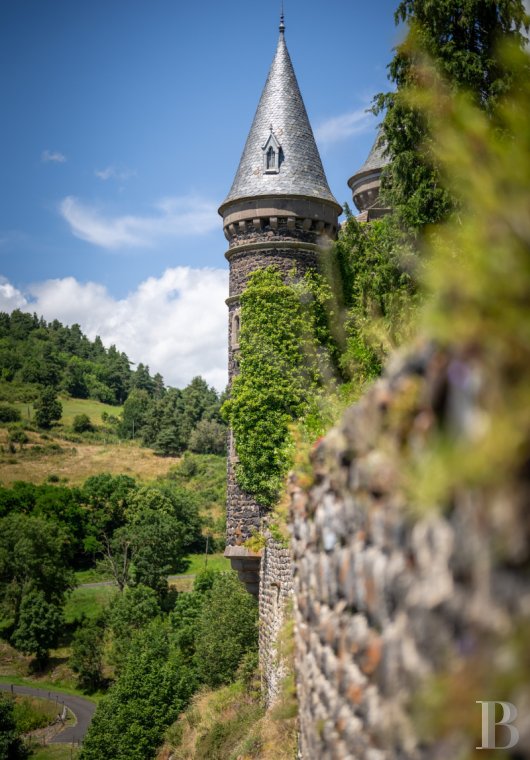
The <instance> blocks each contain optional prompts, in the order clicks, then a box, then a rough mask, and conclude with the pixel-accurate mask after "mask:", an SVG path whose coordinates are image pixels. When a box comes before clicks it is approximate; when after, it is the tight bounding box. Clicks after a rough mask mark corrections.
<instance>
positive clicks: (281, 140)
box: [219, 15, 341, 593]
mask: <svg viewBox="0 0 530 760" xmlns="http://www.w3.org/2000/svg"><path fill="white" fill-rule="evenodd" d="M284 32H285V25H284V21H283V15H282V17H281V20H280V35H279V40H278V46H277V49H276V54H275V56H274V60H273V62H272V65H271V68H270V71H269V75H268V77H267V81H266V83H265V87H264V89H263V92H262V94H261V98H260V101H259V104H258V108H257V111H256V114H255V116H254V121H253V122H252V126H251V128H250V132H249V135H248V138H247V141H246V144H245V148H244V150H243V155H242V156H241V160H240V162H239V167H238V170H237V172H236V176H235V179H234V182H233V184H232V188H231V190H230V192H229V193H228V196H227V198H226V199H225V201H224V202H223V203H222V205H221V207H220V208H219V214H220V215H221V216H222V217H223V228H224V233H225V236H226V238H227V240H228V246H229V247H228V251H227V253H226V254H225V255H226V258H227V259H228V262H229V264H230V290H229V298H228V300H227V304H228V319H229V338H228V340H229V346H228V375H229V382H231V380H232V378H233V377H234V375H236V374H237V371H238V350H239V329H240V311H239V309H240V301H239V299H240V295H241V293H242V291H243V290H244V289H245V286H246V284H247V281H248V277H249V275H250V274H251V273H252V272H253V271H255V270H256V269H260V268H265V267H267V266H270V265H274V266H276V267H277V268H278V269H279V270H280V271H282V272H285V273H287V272H289V271H290V270H292V269H293V267H294V266H296V269H297V271H298V272H299V273H300V274H303V273H304V271H306V270H307V269H308V268H311V267H315V266H316V265H317V259H318V256H319V253H320V251H321V244H322V243H323V242H324V239H325V238H328V239H329V238H333V237H335V235H336V232H337V229H338V216H339V214H340V213H341V207H340V206H339V204H338V203H337V201H336V200H335V198H334V197H333V195H332V194H331V191H330V189H329V186H328V183H327V180H326V177H325V174H324V170H323V168H322V162H321V160H320V155H319V153H318V148H317V146H316V143H315V138H314V136H313V131H312V129H311V125H310V124H309V119H308V117H307V112H306V109H305V106H304V102H303V100H302V96H301V94H300V89H299V87H298V82H297V80H296V75H295V73H294V69H293V65H292V63H291V58H290V56H289V53H288V50H287V46H286V44H285V34H284ZM236 463H237V453H236V442H235V441H234V439H233V436H232V435H230V441H229V451H228V492H227V549H226V552H225V554H226V556H228V557H230V558H231V560H232V566H233V567H234V568H235V569H237V570H238V571H239V574H240V577H241V579H242V580H243V581H245V583H246V584H247V588H248V590H249V591H251V592H252V593H257V591H258V578H257V571H258V570H259V562H260V557H259V555H254V554H252V553H251V552H249V551H248V550H247V549H245V548H244V547H243V543H244V541H245V540H246V539H247V538H249V537H250V535H251V533H252V530H253V529H259V527H260V524H261V519H262V517H263V514H264V509H263V508H262V507H260V505H259V504H258V503H257V502H256V500H255V499H254V498H253V497H252V496H251V495H249V494H247V493H244V492H243V491H241V489H240V488H239V486H238V485H237V483H236V480H235V466H236Z"/></svg>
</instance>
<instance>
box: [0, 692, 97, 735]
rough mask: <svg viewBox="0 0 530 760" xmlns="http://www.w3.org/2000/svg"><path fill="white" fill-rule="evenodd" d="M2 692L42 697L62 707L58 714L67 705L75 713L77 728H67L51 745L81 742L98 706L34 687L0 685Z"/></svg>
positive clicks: (86, 700)
mask: <svg viewBox="0 0 530 760" xmlns="http://www.w3.org/2000/svg"><path fill="white" fill-rule="evenodd" d="M0 689H1V690H2V691H8V692H9V693H12V694H21V695H22V696H27V697H40V698H41V699H49V700H51V701H53V702H58V704H59V705H60V706H61V707H60V708H59V707H58V709H57V712H60V711H61V708H62V705H63V704H65V705H66V707H68V709H69V710H71V711H72V712H73V714H74V715H75V717H76V720H77V723H76V724H75V726H67V728H65V729H63V730H62V731H60V732H59V733H58V734H57V735H56V736H54V737H53V739H52V740H51V742H50V743H51V744H70V742H81V741H83V738H84V736H85V734H86V732H87V729H88V727H89V725H90V721H91V720H92V718H93V716H94V713H95V711H96V705H95V704H94V703H93V702H90V700H88V699H84V698H83V697H77V696H74V695H72V694H64V693H63V692H62V691H51V690H49V689H36V688H34V687H33V686H18V685H12V684H9V683H0Z"/></svg>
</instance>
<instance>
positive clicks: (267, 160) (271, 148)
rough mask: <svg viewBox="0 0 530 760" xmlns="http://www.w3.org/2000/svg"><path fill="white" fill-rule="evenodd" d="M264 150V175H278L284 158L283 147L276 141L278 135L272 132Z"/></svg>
mask: <svg viewBox="0 0 530 760" xmlns="http://www.w3.org/2000/svg"><path fill="white" fill-rule="evenodd" d="M262 150H263V173H264V174H278V172H279V171H280V164H281V158H282V146H281V145H280V143H279V142H278V140H277V139H276V135H275V134H274V132H273V131H272V126H271V133H270V135H269V137H268V140H267V142H266V143H265V145H264V146H263V148H262Z"/></svg>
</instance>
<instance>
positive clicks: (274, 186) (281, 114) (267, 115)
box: [222, 28, 338, 206]
mask: <svg viewBox="0 0 530 760" xmlns="http://www.w3.org/2000/svg"><path fill="white" fill-rule="evenodd" d="M271 131H272V133H273V134H274V137H275V139H276V141H277V142H278V143H279V144H280V146H281V163H280V168H279V171H278V172H277V173H267V172H265V171H264V158H263V152H264V151H263V147H264V146H265V144H266V143H267V140H268V139H269V137H270V135H271ZM260 195H265V196H266V195H282V196H285V195H298V196H300V195H301V196H310V197H314V198H319V199H323V200H326V201H331V202H332V203H335V204H337V201H336V200H335V198H334V197H333V195H332V193H331V190H330V189H329V185H328V182H327V179H326V175H325V174H324V169H323V168H322V161H321V160H320V155H319V152H318V148H317V146H316V143H315V138H314V135H313V130H312V129H311V125H310V123H309V119H308V117H307V112H306V109H305V105H304V101H303V100H302V95H301V93H300V88H299V87H298V82H297V81H296V75H295V73H294V69H293V64H292V62H291V58H290V56H289V52H288V50H287V46H286V44H285V39H284V34H283V28H281V29H280V38H279V40H278V47H277V49H276V54H275V56H274V60H273V62H272V66H271V68H270V71H269V76H268V77H267V82H266V83H265V87H264V89H263V92H262V94H261V98H260V101H259V105H258V108H257V111H256V115H255V116H254V121H253V122H252V127H251V128H250V132H249V135H248V137H247V142H246V144H245V148H244V150H243V155H242V156H241V161H240V162H239V167H238V170H237V173H236V176H235V179H234V182H233V184H232V188H231V190H230V192H229V194H228V196H227V198H226V200H225V201H224V203H223V204H222V205H223V206H224V205H226V204H227V203H229V202H232V201H235V200H238V199H241V198H249V197H255V196H260ZM337 205H338V204H337Z"/></svg>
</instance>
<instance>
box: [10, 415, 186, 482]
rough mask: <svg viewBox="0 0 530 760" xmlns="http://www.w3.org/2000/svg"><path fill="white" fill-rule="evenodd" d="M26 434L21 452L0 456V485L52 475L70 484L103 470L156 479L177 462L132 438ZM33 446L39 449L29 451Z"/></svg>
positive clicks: (44, 478)
mask: <svg viewBox="0 0 530 760" xmlns="http://www.w3.org/2000/svg"><path fill="white" fill-rule="evenodd" d="M28 435H29V438H30V442H29V444H26V446H25V447H24V449H23V450H22V451H19V450H18V447H17V451H16V452H15V453H14V454H11V453H9V454H6V453H4V454H2V455H0V484H2V485H10V484H11V483H14V482H15V481H16V480H27V481H30V482H31V483H44V482H46V480H48V478H49V476H50V475H53V476H56V477H58V478H59V479H60V480H62V481H64V482H67V483H68V484H70V485H80V484H81V483H83V482H84V481H85V480H86V479H87V478H88V477H90V476H91V475H98V474H99V473H102V472H110V473H111V474H112V475H130V476H131V477H135V478H138V479H139V480H143V481H147V480H155V479H156V478H159V477H164V476H166V475H167V474H168V472H169V470H170V469H171V467H174V466H175V465H176V464H178V462H179V461H180V460H179V459H178V458H177V457H158V456H156V454H154V452H153V451H151V449H143V448H140V446H139V445H138V444H137V443H135V442H133V441H124V442H121V443H118V444H108V445H104V444H94V443H76V444H73V443H71V442H69V441H63V440H61V439H60V438H58V437H54V440H53V441H50V440H47V439H43V438H42V437H41V436H40V435H39V434H38V433H31V432H30V433H28ZM0 445H2V446H4V447H6V446H7V429H6V428H0ZM35 445H38V446H40V447H42V448H41V450H37V451H32V448H33V447H34V446H35ZM57 446H58V447H59V448H58V449H57Z"/></svg>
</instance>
